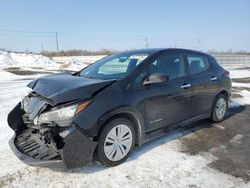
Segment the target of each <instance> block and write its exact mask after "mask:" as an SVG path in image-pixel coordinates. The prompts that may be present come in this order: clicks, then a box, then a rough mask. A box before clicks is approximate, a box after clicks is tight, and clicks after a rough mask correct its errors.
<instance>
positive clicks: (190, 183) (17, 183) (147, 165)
mask: <svg viewBox="0 0 250 188" xmlns="http://www.w3.org/2000/svg"><path fill="white" fill-rule="evenodd" d="M2 56H3V55H2ZM5 56H6V54H5ZM11 56H13V57H15V56H16V55H15V54H12V55H11ZM22 56H28V55H20V57H18V58H17V60H16V62H14V63H13V62H11V61H12V60H8V59H7V60H6V59H3V58H1V53H0V67H1V68H0V106H1V113H0V120H1V124H0V145H1V146H0V154H1V155H0V187H5V186H6V187H250V183H249V182H247V181H245V180H243V179H242V178H240V177H239V178H236V177H235V176H232V175H229V174H226V173H223V172H221V171H218V170H216V169H214V168H211V167H210V166H208V164H209V163H211V162H213V161H215V160H216V157H215V156H214V155H213V154H212V153H210V152H201V153H199V154H197V155H190V154H188V153H185V152H183V150H182V145H181V139H183V138H186V137H190V136H192V135H193V133H191V131H189V130H186V131H176V132H173V133H170V134H168V135H166V136H164V137H161V138H159V139H156V140H155V141H152V142H149V143H147V144H145V145H143V146H142V147H140V148H136V149H135V150H134V152H133V153H132V155H131V156H130V157H129V159H128V160H127V161H126V162H125V163H123V164H122V165H120V166H117V167H113V168H106V167H103V166H102V165H100V164H97V163H96V164H93V165H92V166H87V167H83V168H79V169H74V170H65V169H59V170H55V169H54V170H52V169H47V168H35V167H29V166H27V165H25V164H23V163H22V162H21V161H19V160H18V159H17V158H16V156H15V155H14V154H13V153H12V151H11V150H10V149H9V146H8V140H9V138H11V136H12V135H13V131H12V130H11V129H10V128H9V127H8V125H7V121H6V119H7V114H8V113H9V111H10V110H11V109H12V108H13V107H14V106H15V105H16V104H17V103H18V101H20V100H21V98H22V97H23V96H24V95H25V93H26V92H27V91H28V88H26V87H25V86H26V84H27V83H29V82H30V81H31V80H33V79H35V78H37V77H40V76H42V75H43V74H34V75H16V74H12V73H9V72H7V71H5V68H6V63H3V62H4V61H5V62H6V61H10V63H9V65H10V66H13V67H19V66H20V65H21V64H22V62H19V60H20V59H21V57H22ZM29 58H30V59H31V60H30V63H31V62H33V61H36V63H38V64H39V66H41V67H42V68H43V70H49V71H50V72H52V70H55V71H57V70H58V65H57V64H55V63H54V62H52V61H50V60H48V59H46V58H44V57H41V56H40V57H39V56H32V57H26V59H29ZM32 58H33V59H32ZM10 59H15V58H10ZM1 63H2V64H1ZM78 66H81V65H78ZM242 66H243V65H240V67H237V66H234V67H233V68H232V69H230V72H231V76H232V78H234V79H235V80H234V82H233V87H234V99H233V102H232V105H231V107H232V108H237V107H239V105H250V89H249V88H250V71H249V69H239V68H243V67H242ZM25 67H26V68H27V69H28V68H31V69H32V70H33V69H34V70H36V66H33V64H25ZM246 67H247V65H246ZM55 68H56V69H55ZM242 78H244V79H243V80H242ZM247 78H249V79H248V82H247V81H246V80H247ZM241 81H242V82H241Z"/></svg>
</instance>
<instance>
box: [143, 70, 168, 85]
mask: <svg viewBox="0 0 250 188" xmlns="http://www.w3.org/2000/svg"><path fill="white" fill-rule="evenodd" d="M168 80H169V76H166V75H164V74H162V73H154V74H151V75H150V76H149V77H148V78H146V79H145V80H144V81H143V85H149V84H155V83H163V82H168Z"/></svg>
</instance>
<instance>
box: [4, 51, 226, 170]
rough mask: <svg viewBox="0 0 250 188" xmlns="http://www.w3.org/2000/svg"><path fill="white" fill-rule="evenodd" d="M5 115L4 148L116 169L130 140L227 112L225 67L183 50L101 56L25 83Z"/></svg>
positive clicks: (39, 159) (46, 161) (43, 159)
mask: <svg viewBox="0 0 250 188" xmlns="http://www.w3.org/2000/svg"><path fill="white" fill-rule="evenodd" d="M28 87H30V88H32V92H31V93H30V94H29V95H27V96H26V97H24V99H23V100H22V101H21V102H20V103H18V104H17V106H16V107H15V108H14V109H13V110H12V111H11V112H10V113H9V115H8V123H9V126H10V127H11V128H12V129H13V130H14V131H15V136H14V137H13V138H12V139H11V140H10V147H11V148H12V150H13V151H14V153H15V154H16V155H17V156H18V157H19V158H20V159H21V160H22V161H24V162H25V163H27V164H29V165H36V166H48V165H62V164H63V165H65V166H66V167H67V168H73V167H79V166H83V165H86V164H88V163H89V162H91V161H92V160H93V159H96V160H98V161H99V162H101V163H102V164H104V165H106V166H115V165H118V164H120V163H122V162H123V161H125V160H126V159H127V157H128V156H129V154H130V153H131V151H132V149H133V148H134V146H135V145H141V144H143V143H145V142H147V141H149V140H152V139H154V138H156V137H159V136H161V135H163V134H164V133H166V132H168V131H171V130H174V129H176V128H180V127H183V126H185V125H188V124H190V123H192V122H195V121H198V120H201V119H205V118H210V119H211V120H212V121H214V122H219V121H222V120H223V119H224V117H225V114H226V111H227V108H228V102H229V100H230V95H231V80H230V78H229V72H227V71H226V70H224V69H223V68H222V67H221V66H220V65H218V63H217V62H216V60H215V58H214V57H212V56H210V55H208V54H205V53H201V52H197V51H192V50H185V49H144V50H133V51H127V52H123V53H118V54H115V55H111V56H108V57H105V58H103V59H101V60H99V61H97V62H96V63H94V64H92V65H90V66H88V67H86V68H84V69H83V70H81V71H79V72H76V73H73V74H72V73H67V72H66V73H58V74H52V75H49V76H44V77H42V78H39V79H37V80H35V81H33V82H31V83H30V84H28Z"/></svg>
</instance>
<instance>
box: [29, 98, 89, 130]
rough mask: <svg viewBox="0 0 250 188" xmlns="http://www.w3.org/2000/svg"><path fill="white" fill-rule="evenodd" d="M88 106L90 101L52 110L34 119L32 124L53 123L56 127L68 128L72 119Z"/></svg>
mask: <svg viewBox="0 0 250 188" xmlns="http://www.w3.org/2000/svg"><path fill="white" fill-rule="evenodd" d="M90 104H91V101H86V102H84V103H82V104H80V105H78V104H75V105H71V106H66V107H61V108H57V109H52V110H50V111H48V112H45V113H42V114H40V115H39V116H38V117H36V118H35V120H34V123H35V124H51V123H52V122H55V123H56V124H57V125H59V126H61V127H66V126H69V125H70V123H71V121H72V118H73V117H74V116H75V115H76V114H77V113H79V112H80V111H81V110H83V109H85V108H86V107H87V106H88V105H90ZM83 106H84V108H83Z"/></svg>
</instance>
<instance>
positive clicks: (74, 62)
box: [59, 59, 89, 71]
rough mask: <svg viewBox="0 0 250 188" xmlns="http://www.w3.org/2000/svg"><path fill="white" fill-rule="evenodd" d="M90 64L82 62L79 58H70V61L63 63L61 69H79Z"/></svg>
mask: <svg viewBox="0 0 250 188" xmlns="http://www.w3.org/2000/svg"><path fill="white" fill-rule="evenodd" d="M88 65H89V64H86V63H82V62H81V61H79V60H78V59H70V60H69V62H68V63H64V64H62V65H61V66H60V67H59V69H60V70H71V71H79V70H81V69H83V68H84V67H86V66H88Z"/></svg>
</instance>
